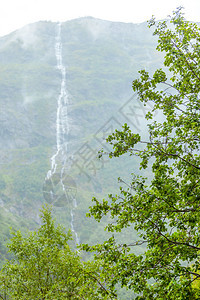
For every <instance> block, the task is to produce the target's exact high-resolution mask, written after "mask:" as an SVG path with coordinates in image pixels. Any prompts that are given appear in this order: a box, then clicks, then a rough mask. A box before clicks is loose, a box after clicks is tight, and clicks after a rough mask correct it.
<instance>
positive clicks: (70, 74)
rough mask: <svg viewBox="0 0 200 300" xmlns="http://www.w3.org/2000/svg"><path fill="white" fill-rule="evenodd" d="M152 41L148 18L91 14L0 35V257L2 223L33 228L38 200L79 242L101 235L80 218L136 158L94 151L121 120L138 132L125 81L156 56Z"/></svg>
mask: <svg viewBox="0 0 200 300" xmlns="http://www.w3.org/2000/svg"><path fill="white" fill-rule="evenodd" d="M59 30H60V32H59ZM155 45H156V41H155V39H154V38H153V37H152V32H151V30H149V29H148V28H147V24H146V23H142V24H124V23H113V22H109V21H103V20H98V19H94V18H91V17H87V18H80V19H76V20H72V21H68V22H65V23H62V24H60V25H59V24H57V23H52V22H38V23H34V24H30V25H27V26H25V27H24V28H22V29H20V30H18V31H16V32H13V33H12V34H10V35H8V36H5V37H3V38H1V39H0V166H1V168H0V206H1V215H2V216H3V217H2V218H1V220H0V222H1V226H0V237H1V239H0V251H1V253H2V255H3V256H4V255H5V248H4V246H3V244H4V241H5V240H6V239H7V237H8V235H9V234H8V232H9V231H8V227H9V225H12V226H14V227H16V228H26V227H27V228H34V227H35V226H37V223H38V222H39V218H38V213H39V208H40V207H41V205H42V204H44V203H46V202H47V203H51V204H53V205H54V213H55V215H56V216H57V220H58V221H59V222H61V223H62V224H64V225H65V227H67V228H71V229H72V231H74V235H75V238H76V241H77V242H79V241H81V242H86V241H87V242H89V243H93V242H97V241H100V240H101V239H102V238H103V236H104V235H105V232H104V231H103V224H99V225H98V224H96V223H94V222H93V220H90V219H87V218H86V217H85V213H86V212H87V211H88V207H89V205H91V198H92V196H93V195H96V196H98V197H103V196H104V195H106V194H107V193H110V192H114V191H115V189H116V186H117V178H118V177H119V176H121V177H123V178H125V179H126V178H128V176H129V174H130V173H131V172H133V171H135V170H136V166H137V161H136V160H134V159H131V161H130V160H128V159H126V158H123V159H119V160H118V161H116V162H115V161H111V162H109V161H108V159H107V158H104V159H103V160H101V161H98V160H96V155H97V150H99V149H101V148H102V147H103V146H104V145H105V137H106V135H108V133H110V132H111V131H112V130H114V129H115V128H119V127H120V126H121V125H122V124H123V123H125V122H127V123H128V124H129V125H130V126H131V127H133V128H134V129H135V131H138V132H140V133H142V130H143V131H144V132H143V134H144V135H145V126H144V125H145V121H144V109H143V108H142V107H141V106H140V104H139V103H138V102H137V98H136V96H134V95H133V92H132V89H131V83H132V80H133V79H134V78H135V77H136V76H137V71H138V70H139V69H141V68H148V70H152V71H153V70H154V69H156V68H158V67H159V65H160V64H161V59H162V56H161V54H159V53H157V52H156V51H155ZM59 47H60V48H59ZM56 51H57V52H56ZM62 91H63V93H64V94H63V95H61V94H62ZM59 97H60V98H59ZM59 99H60V100H61V102H62V103H61V105H62V108H61V110H60V115H59V109H58V108H59ZM147 109H148V108H147ZM58 115H59V118H58ZM59 128H60V129H59ZM61 129H62V137H59V132H60V130H61ZM147 176H148V174H147ZM11 220H12V221H11ZM105 222H106V220H105ZM131 235H134V234H133V233H131V234H130V232H127V236H126V237H124V238H130V237H131Z"/></svg>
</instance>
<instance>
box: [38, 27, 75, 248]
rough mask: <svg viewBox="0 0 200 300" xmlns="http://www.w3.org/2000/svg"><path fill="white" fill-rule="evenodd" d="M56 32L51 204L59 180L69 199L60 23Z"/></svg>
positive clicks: (66, 102)
mask: <svg viewBox="0 0 200 300" xmlns="http://www.w3.org/2000/svg"><path fill="white" fill-rule="evenodd" d="M56 30H57V32H56V40H55V55H56V61H57V69H58V70H59V71H60V73H61V88H60V94H59V96H58V103H57V115H56V153H55V154H54V155H53V156H52V157H51V170H49V171H48V173H47V177H46V181H47V182H48V183H49V182H50V184H49V185H48V186H47V188H46V190H45V191H44V195H45V198H48V197H50V198H51V202H52V203H53V202H54V198H57V199H58V197H57V195H55V194H54V188H53V184H52V181H55V182H56V183H57V182H58V180H59V181H60V183H61V186H62V190H63V193H64V194H65V196H66V195H67V198H69V197H68V191H67V190H66V186H65V182H66V174H65V171H66V161H67V154H68V135H69V131H70V122H69V117H68V106H69V96H68V92H67V87H66V69H65V66H64V65H63V60H62V40H61V23H58V24H57V28H56ZM69 168H70V166H69V165H68V166H67V169H69ZM58 175H59V176H58ZM54 178H55V179H54ZM53 179H54V180H53ZM49 187H50V188H49ZM47 194H48V196H47ZM67 198H66V201H67ZM70 199H72V206H73V207H72V209H71V230H72V232H73V233H74V235H75V240H76V243H77V244H79V243H80V242H79V238H78V234H77V232H76V231H75V229H74V210H75V209H76V207H77V203H76V198H75V197H74V196H72V197H70ZM61 200H62V199H61ZM58 206H60V205H58Z"/></svg>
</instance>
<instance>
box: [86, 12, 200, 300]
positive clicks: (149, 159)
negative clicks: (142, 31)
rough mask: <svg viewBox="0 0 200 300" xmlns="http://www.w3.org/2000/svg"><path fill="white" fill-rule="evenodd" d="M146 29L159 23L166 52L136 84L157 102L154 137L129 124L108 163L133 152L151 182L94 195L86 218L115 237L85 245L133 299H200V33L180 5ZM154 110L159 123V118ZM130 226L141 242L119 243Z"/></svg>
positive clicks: (117, 136)
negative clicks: (106, 220)
mask: <svg viewBox="0 0 200 300" xmlns="http://www.w3.org/2000/svg"><path fill="white" fill-rule="evenodd" d="M168 22H169V23H168ZM149 25H150V27H151V26H156V29H155V32H154V35H156V36H157V37H158V46H157V50H159V51H161V52H165V59H164V69H158V70H156V71H155V73H154V74H153V76H151V75H150V74H149V73H148V72H147V71H146V70H142V71H139V73H140V78H139V79H136V80H134V81H133V90H134V91H137V93H138V97H139V100H140V101H141V102H142V103H143V104H144V105H146V103H149V102H150V103H151V105H153V109H152V112H149V113H147V114H146V118H147V119H148V120H149V125H148V129H149V140H147V141H143V140H142V139H141V137H140V135H139V134H134V133H133V132H132V131H131V130H130V128H129V126H128V125H127V124H125V125H124V126H123V128H122V130H121V131H119V130H116V131H115V132H114V133H113V134H111V135H110V136H109V137H108V139H107V141H108V142H109V143H110V144H111V145H112V147H113V150H112V152H110V154H109V156H110V157H111V158H112V157H119V156H121V155H123V154H126V153H129V154H130V156H137V157H139V158H140V159H141V161H140V169H141V171H142V170H143V169H146V168H151V171H152V175H151V178H150V179H151V180H150V184H147V178H144V177H142V176H136V175H134V174H133V176H132V181H131V183H130V184H126V183H125V182H124V185H122V186H121V188H120V194H119V195H113V194H110V195H109V200H105V199H104V200H103V201H102V202H99V201H98V200H97V199H96V198H93V201H94V203H95V204H94V206H93V207H91V208H90V214H89V215H92V216H93V217H94V218H95V219H96V220H97V221H100V220H101V218H102V217H103V216H104V215H110V217H111V218H112V219H113V222H111V223H110V224H109V225H108V226H107V230H108V231H110V232H113V237H112V238H110V239H108V240H107V241H105V242H104V243H103V244H100V245H96V246H93V247H89V246H88V245H84V246H83V248H84V249H86V250H92V251H97V254H96V258H97V259H99V258H101V259H102V260H103V261H104V269H105V271H106V272H109V273H110V274H112V276H113V281H112V284H113V286H114V285H115V284H116V283H121V285H122V286H125V287H127V288H129V289H132V290H133V291H134V292H136V293H137V294H138V296H137V298H136V299H145V300H146V299H199V295H197V294H198V293H197V290H196V291H195V284H194V283H195V282H197V281H198V279H199V250H200V235H199V223H200V205H199V199H200V184H199V175H200V164H199V163H200V155H199V148H200V144H199V141H200V133H199V128H200V123H199V122H200V121H199V120H200V113H199V107H200V104H199V101H200V100H199V96H200V94H199V92H200V68H199V67H200V30H199V28H198V26H197V25H196V24H193V23H189V22H187V21H186V20H185V19H184V17H183V14H182V11H181V8H179V9H177V11H175V12H174V13H173V16H171V17H170V19H169V20H168V21H164V22H159V23H156V22H155V20H154V19H152V20H151V21H150V23H149ZM164 70H165V71H164ZM156 111H159V112H160V113H159V114H158V116H159V121H158V120H154V116H153V113H154V112H156ZM101 155H102V154H100V156H101ZM121 182H122V183H123V181H122V180H121ZM132 224H133V226H134V229H136V230H137V231H138V232H139V236H140V240H137V241H130V242H129V244H120V243H117V242H116V240H115V235H114V233H115V232H121V231H122V230H123V229H125V228H126V227H129V226H131V225H132ZM142 244H145V245H146V251H145V253H144V254H143V255H136V254H135V253H134V246H137V245H142ZM191 265H192V267H191Z"/></svg>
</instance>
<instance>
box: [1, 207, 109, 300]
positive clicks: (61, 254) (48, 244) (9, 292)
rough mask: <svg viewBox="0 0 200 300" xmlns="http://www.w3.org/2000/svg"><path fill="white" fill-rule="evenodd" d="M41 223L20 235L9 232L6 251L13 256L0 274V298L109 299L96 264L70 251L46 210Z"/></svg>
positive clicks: (61, 233) (62, 231) (64, 236)
mask: <svg viewBox="0 0 200 300" xmlns="http://www.w3.org/2000/svg"><path fill="white" fill-rule="evenodd" d="M41 219H42V225H41V226H40V228H39V229H38V230H37V231H33V232H29V233H28V235H27V236H26V237H23V236H22V234H21V232H20V231H18V232H13V238H12V239H11V242H10V244H9V246H8V247H9V251H10V252H11V253H13V254H14V255H15V258H14V259H13V260H12V261H8V262H7V263H6V264H5V265H4V266H3V268H2V270H1V273H0V298H1V299H7V297H9V299H102V298H103V299H111V296H109V292H108V291H107V289H106V288H105V287H104V286H103V283H102V281H103V279H102V278H100V277H99V276H98V273H99V267H98V264H94V263H92V262H89V261H88V262H83V261H81V259H80V256H79V254H78V253H75V252H73V251H72V250H71V249H70V247H69V245H68V241H69V239H70V238H71V236H70V233H68V234H65V232H64V230H63V229H62V227H61V226H57V227H56V226H55V224H54V220H52V217H51V211H50V209H49V208H48V207H47V208H44V209H43V210H42V215H41Z"/></svg>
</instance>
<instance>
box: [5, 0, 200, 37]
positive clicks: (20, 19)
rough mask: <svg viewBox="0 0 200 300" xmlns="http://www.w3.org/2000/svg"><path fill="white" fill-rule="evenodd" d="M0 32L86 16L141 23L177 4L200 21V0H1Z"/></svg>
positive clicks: (161, 16) (169, 10)
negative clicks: (39, 22)
mask: <svg viewBox="0 0 200 300" xmlns="http://www.w3.org/2000/svg"><path fill="white" fill-rule="evenodd" d="M0 3H1V4H0V36H2V35H5V34H8V33H9V32H11V31H14V30H16V29H18V28H20V27H22V26H24V25H26V24H29V23H33V22H37V21H40V20H52V21H67V20H71V19H74V18H78V17H83V16H92V17H96V18H100V19H104V20H110V21H120V22H131V23H140V22H144V21H146V20H148V19H150V18H151V16H152V15H155V16H156V18H157V19H163V18H166V17H167V16H168V15H169V14H171V13H172V11H173V10H175V9H176V7H178V6H180V5H181V6H184V7H185V17H186V18H187V19H188V20H191V21H200V0H70V1H69V0H0Z"/></svg>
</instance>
